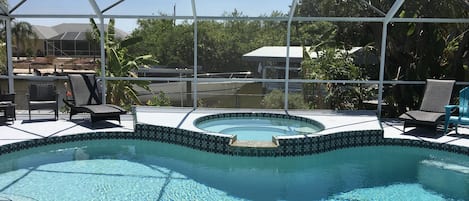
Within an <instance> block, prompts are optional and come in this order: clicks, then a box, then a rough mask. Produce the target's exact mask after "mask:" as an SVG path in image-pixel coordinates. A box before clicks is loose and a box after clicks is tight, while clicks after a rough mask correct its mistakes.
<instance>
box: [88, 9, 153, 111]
mask: <svg viewBox="0 0 469 201" xmlns="http://www.w3.org/2000/svg"><path fill="white" fill-rule="evenodd" d="M90 23H91V26H92V28H93V29H92V33H91V36H93V38H94V39H95V40H99V36H100V32H99V28H98V26H97V25H96V23H95V21H94V19H93V18H91V19H90ZM104 34H105V51H106V72H104V73H105V75H106V76H107V77H138V75H137V73H136V71H137V70H138V68H139V67H147V66H148V65H151V64H155V63H157V61H156V60H155V59H153V56H152V55H142V56H131V55H130V54H129V53H128V50H127V47H128V46H130V45H131V44H135V43H138V42H139V41H141V40H142V38H141V37H129V38H125V39H123V40H122V41H120V40H118V39H117V38H115V32H114V19H110V20H109V24H108V28H107V31H106V32H105V33H104ZM98 73H99V74H101V73H103V72H101V71H100V69H98ZM148 84H150V82H149V81H140V80H139V81H137V80H114V81H109V82H107V86H106V87H107V94H106V95H107V96H106V99H107V101H108V102H109V103H112V104H116V105H121V106H124V107H130V105H132V104H142V103H141V102H140V99H139V98H138V96H137V93H136V91H135V89H134V88H133V87H134V85H138V86H140V87H142V88H144V89H146V90H149V91H150V88H149V87H148Z"/></svg>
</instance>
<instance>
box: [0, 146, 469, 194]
mask: <svg viewBox="0 0 469 201" xmlns="http://www.w3.org/2000/svg"><path fill="white" fill-rule="evenodd" d="M468 198H469V157H468V156H464V155H458V154H452V153H447V152H440V151H435V150H429V149H421V148H408V147H397V146H380V147H377V146H373V147H361V148H348V149H341V150H336V151H332V152H327V153H322V154H317V155H311V156H301V157H278V158H273V157H263V158H258V157H236V156H227V155H217V154H212V153H207V152H202V151H197V150H193V149H190V148H185V147H181V146H178V145H171V144H164V143H158V142H151V141H137V140H97V141H81V142H74V143H66V144H56V145H50V146H45V147H40V148H33V149H29V150H27V151H21V152H17V153H12V154H7V155H3V156H0V200H1V199H5V200H8V199H13V200H61V201H62V200H204V201H205V200H216V201H218V200H380V201H386V200H392V201H395V200H419V201H425V200H429V201H436V200H465V199H468Z"/></svg>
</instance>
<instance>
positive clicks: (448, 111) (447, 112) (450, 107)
mask: <svg viewBox="0 0 469 201" xmlns="http://www.w3.org/2000/svg"><path fill="white" fill-rule="evenodd" d="M456 109H459V105H445V122H446V123H447V122H448V121H449V117H450V116H451V113H453V112H454V111H455V110H456ZM446 123H445V124H446Z"/></svg>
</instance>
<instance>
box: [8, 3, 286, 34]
mask: <svg viewBox="0 0 469 201" xmlns="http://www.w3.org/2000/svg"><path fill="white" fill-rule="evenodd" d="M19 1H20V0H10V1H9V3H10V7H13V6H15V5H17V4H18V2H19ZM96 1H97V2H98V6H99V7H100V9H101V10H102V9H104V8H106V7H108V6H110V5H112V4H113V3H114V2H116V1H117V0H96ZM195 1H196V8H197V14H198V15H200V16H220V15H222V14H223V13H225V12H228V13H231V12H232V11H234V10H235V9H236V10H238V11H240V12H242V13H243V14H245V15H248V16H252V17H257V16H260V15H268V14H270V13H272V11H280V12H283V13H287V12H288V11H289V5H290V4H291V2H292V1H291V0H195ZM174 6H175V7H176V15H180V16H190V15H192V5H191V0H126V1H124V2H122V3H121V4H119V5H118V6H116V7H114V8H113V9H111V10H109V11H108V12H106V13H105V14H109V15H111V14H112V15H144V16H146V15H160V13H164V14H167V15H172V14H173V8H174ZM93 13H94V11H93V9H92V8H91V6H90V4H89V2H88V0H60V1H57V0H28V1H26V3H24V4H23V5H22V6H21V7H20V8H19V9H17V10H16V11H15V12H14V13H13V14H93ZM18 20H20V21H28V22H30V23H31V24H34V25H46V26H53V25H56V24H60V23H71V22H76V23H88V19H67V18H59V19H58V18H40V19H29V18H28V19H26V18H23V19H22V18H19V19H18ZM116 27H117V28H120V29H122V30H124V31H126V32H128V33H130V32H131V31H132V30H133V29H134V28H135V27H136V20H135V19H117V20H116Z"/></svg>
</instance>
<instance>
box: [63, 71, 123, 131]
mask: <svg viewBox="0 0 469 201" xmlns="http://www.w3.org/2000/svg"><path fill="white" fill-rule="evenodd" d="M68 79H69V83H70V88H71V91H72V97H73V99H72V100H65V99H64V102H65V104H66V105H67V106H68V107H70V120H71V119H72V116H73V115H75V114H78V113H89V114H90V116H91V123H92V125H93V126H94V123H95V122H97V121H100V120H117V121H119V124H120V123H121V121H120V115H121V114H125V113H127V111H126V110H124V109H122V108H120V107H119V106H116V105H112V104H102V102H101V99H100V98H101V97H100V91H99V87H98V82H97V81H96V76H95V75H94V74H69V75H68Z"/></svg>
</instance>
